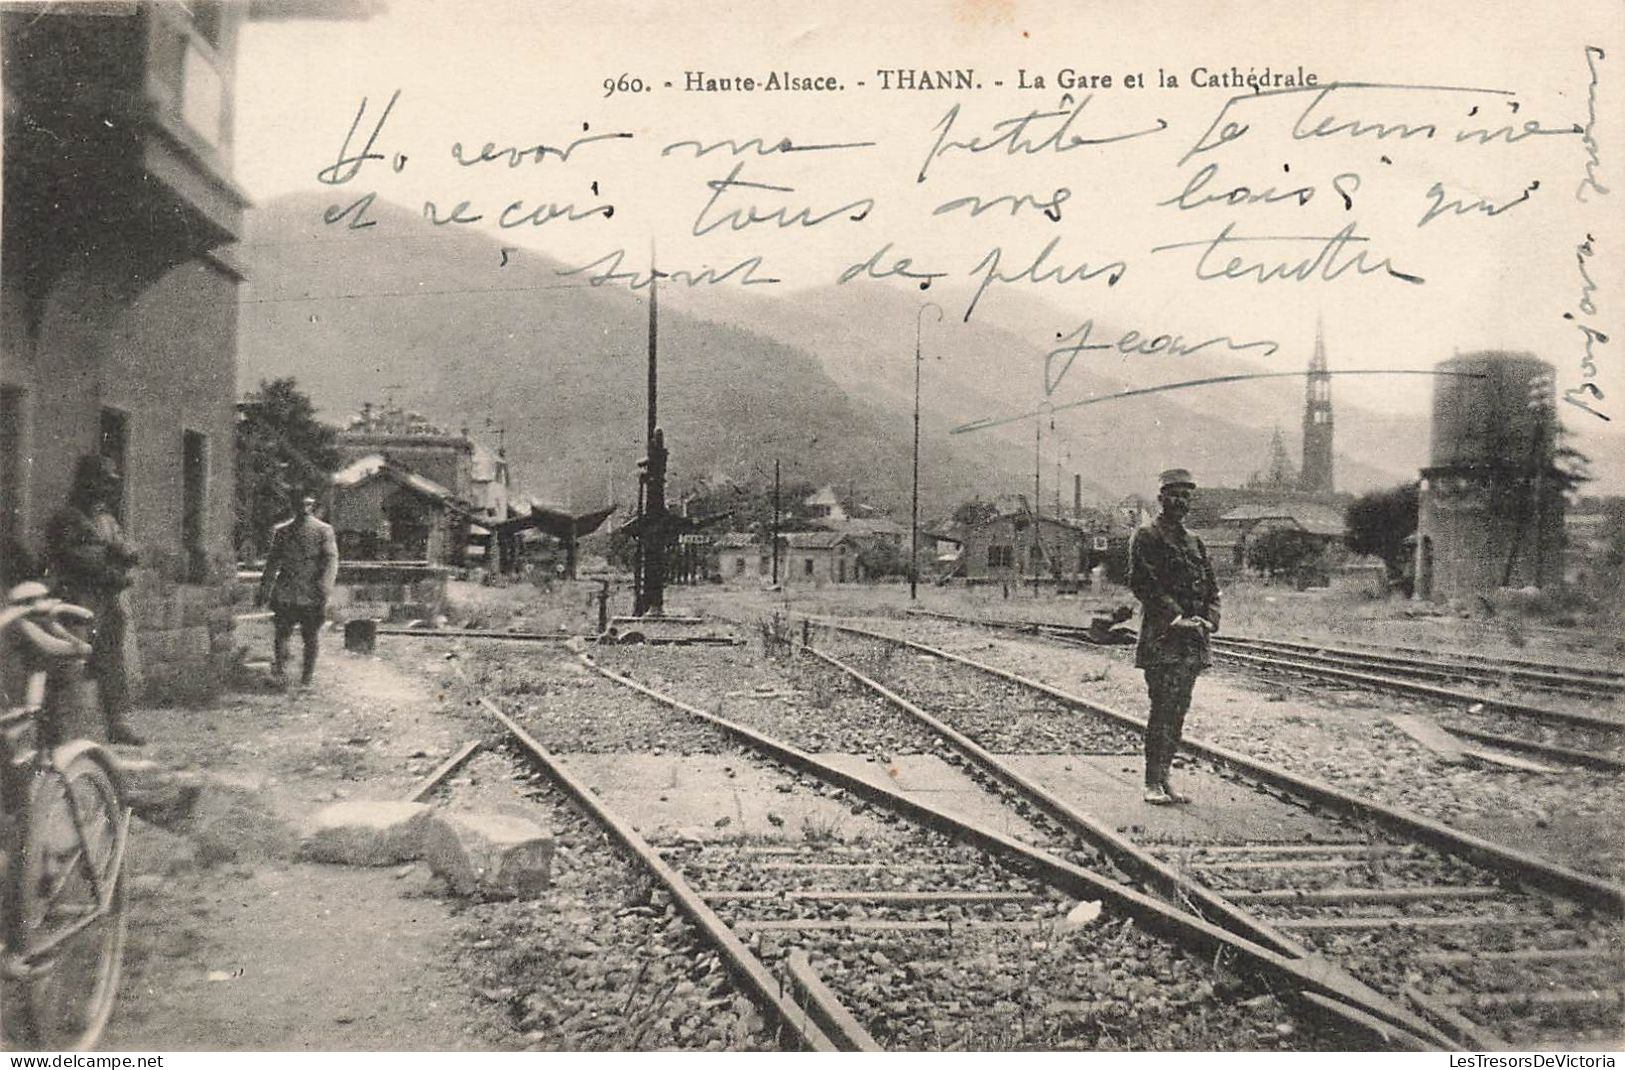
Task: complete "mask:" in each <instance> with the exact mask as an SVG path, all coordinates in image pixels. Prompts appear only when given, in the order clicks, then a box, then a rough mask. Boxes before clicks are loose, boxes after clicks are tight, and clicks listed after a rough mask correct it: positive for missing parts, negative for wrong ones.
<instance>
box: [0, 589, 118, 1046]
mask: <svg viewBox="0 0 1625 1070" xmlns="http://www.w3.org/2000/svg"><path fill="white" fill-rule="evenodd" d="M8 601H9V604H8V605H7V606H6V607H5V608H4V609H3V610H0V644H3V648H0V664H3V665H4V668H5V684H6V687H5V693H4V694H5V701H6V703H7V707H6V709H5V710H4V712H3V713H0V870H3V872H0V897H3V898H0V980H3V982H4V991H3V995H0V1034H3V1036H4V1039H5V1042H6V1044H7V1046H12V1045H14V1044H19V1045H22V1046H25V1047H29V1048H33V1049H35V1050H57V1051H61V1050H73V1051H83V1050H87V1049H89V1048H90V1047H92V1046H94V1045H95V1043H96V1041H97V1040H98V1039H99V1038H100V1036H101V1033H102V1030H103V1028H104V1027H105V1026H106V1025H107V1021H108V1019H109V1018H110V1017H111V1016H112V1013H113V1004H114V1001H115V999H116V997H117V994H118V985H119V976H120V973H121V971H122V968H123V959H124V939H125V932H126V926H125V917H124V907H125V903H124V880H123V876H124V874H123V868H124V866H123V863H124V850H125V844H126V841H127V838H128V835H129V827H130V815H131V811H130V809H129V807H128V806H126V805H125V802H124V796H123V788H122V784H121V782H120V777H119V772H118V768H117V766H116V765H115V763H114V761H113V759H112V756H111V755H110V754H109V753H108V752H107V751H106V750H105V749H103V748H102V746H101V745H100V744H98V743H96V742H95V741H94V740H90V739H68V738H64V737H66V736H67V735H68V732H67V730H66V726H65V724H64V721H65V716H64V714H65V710H64V708H63V703H62V701H61V699H62V691H63V689H64V687H65V686H67V685H69V684H71V683H72V682H74V681H77V680H78V679H79V678H80V676H81V675H82V671H83V666H84V660H85V658H86V657H87V656H88V655H89V654H90V650H91V648H90V646H89V644H87V643H85V642H84V641H83V640H82V639H80V638H79V637H78V636H77V635H75V634H74V633H73V632H72V631H70V630H69V628H68V627H67V626H66V624H65V623H64V620H65V619H72V620H74V621H77V622H79V623H80V624H85V623H88V622H89V621H90V620H92V619H93V615H92V614H91V613H90V612H89V611H88V610H86V609H83V608H81V607H79V606H75V605H71V604H69V603H66V602H62V601H60V600H56V599H51V598H49V597H48V592H47V590H46V588H45V586H44V585H43V584H38V583H26V584H21V585H19V586H18V587H16V588H14V589H13V590H12V591H11V594H10V598H9V600H8ZM17 692H20V694H18V693H17ZM18 698H21V700H22V702H21V704H20V705H11V704H12V703H13V702H15V701H16V700H17V699H18Z"/></svg>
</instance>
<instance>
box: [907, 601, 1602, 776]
mask: <svg viewBox="0 0 1625 1070" xmlns="http://www.w3.org/2000/svg"><path fill="white" fill-rule="evenodd" d="M911 613H913V614H914V615H917V616H922V617H928V618H932V619H937V620H945V621H950V622H953V623H960V624H969V625H975V626H979V627H985V628H992V629H996V630H1003V631H1014V632H1019V633H1021V634H1028V635H1035V636H1038V637H1040V638H1044V639H1049V640H1051V641H1055V642H1060V643H1067V644H1072V645H1083V646H1098V643H1097V642H1096V640H1095V638H1094V637H1092V636H1091V635H1090V633H1089V629H1087V628H1082V627H1079V626H1076V625H1069V624H1061V623H1054V622H1047V621H1032V620H1022V621H1005V620H998V619H994V618H983V617H968V616H963V615H959V614H952V613H941V612H935V611H930V610H911ZM1212 642H1213V653H1214V657H1215V658H1218V659H1221V660H1225V661H1228V662H1230V663H1232V664H1235V665H1239V666H1241V667H1243V668H1247V669H1251V670H1254V671H1257V672H1260V673H1263V674H1267V675H1281V674H1285V675H1292V676H1300V677H1305V678H1308V679H1315V680H1324V681H1327V682H1330V683H1333V684H1336V685H1338V686H1354V687H1366V688H1371V689H1373V690H1380V691H1387V692H1392V693H1397V694H1401V695H1405V696H1408V697H1414V698H1421V699H1426V700H1429V701H1432V702H1437V703H1440V704H1442V705H1445V706H1446V707H1447V708H1450V709H1452V710H1453V711H1455V719H1454V720H1453V721H1451V722H1448V723H1447V724H1446V725H1445V727H1446V728H1447V729H1448V730H1449V731H1451V732H1453V733H1455V734H1457V735H1459V736H1462V737H1464V738H1466V739H1469V740H1472V741H1474V742H1478V743H1487V744H1490V745H1492V746H1495V747H1500V748H1503V749H1505V750H1512V751H1518V752H1521V753H1525V754H1529V755H1532V756H1534V757H1537V758H1540V759H1542V760H1550V761H1556V762H1562V763H1565V764H1568V765H1576V766H1585V767H1589V768H1595V769H1607V770H1625V719H1622V718H1619V717H1613V716H1608V715H1605V714H1598V713H1590V712H1586V711H1582V710H1567V709H1554V708H1551V707H1548V706H1536V705H1531V704H1528V703H1523V702H1518V701H1513V700H1507V699H1500V698H1497V697H1495V696H1493V695H1487V694H1483V693H1479V692H1471V691H1461V690H1458V689H1454V688H1443V687H1438V686H1434V685H1431V684H1423V683H1418V682H1416V681H1414V680H1407V679H1402V678H1399V677H1396V676H1391V675H1386V674H1384V673H1377V672H1370V671H1366V670H1364V669H1355V668H1351V667H1350V665H1351V664H1352V663H1351V662H1350V661H1348V660H1347V657H1346V656H1345V653H1346V652H1343V651H1336V652H1334V655H1335V656H1328V657H1322V656H1320V653H1319V652H1320V651H1321V650H1322V649H1323V648H1320V647H1314V646H1312V644H1293V645H1294V646H1301V647H1302V648H1304V649H1302V650H1299V649H1293V650H1290V651H1286V650H1284V649H1283V652H1274V651H1273V650H1271V649H1270V648H1269V647H1267V646H1265V645H1262V644H1265V643H1266V641H1264V640H1254V639H1237V638H1234V637H1229V638H1227V637H1224V636H1222V635H1221V636H1214V637H1213V640H1212ZM1278 645H1281V646H1283V648H1284V647H1285V644H1278ZM1383 657H1384V658H1386V655H1383ZM1599 678H1600V677H1599ZM1589 697H1591V698H1596V697H1597V695H1596V694H1593V695H1591V696H1589Z"/></svg>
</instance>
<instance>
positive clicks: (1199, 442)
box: [696, 285, 1428, 496]
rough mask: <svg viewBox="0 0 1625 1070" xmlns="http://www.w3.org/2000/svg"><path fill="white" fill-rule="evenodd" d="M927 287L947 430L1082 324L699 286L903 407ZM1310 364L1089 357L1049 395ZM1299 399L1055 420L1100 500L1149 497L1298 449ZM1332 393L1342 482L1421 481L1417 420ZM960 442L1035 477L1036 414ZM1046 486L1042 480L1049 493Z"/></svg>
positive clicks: (940, 296)
mask: <svg viewBox="0 0 1625 1070" xmlns="http://www.w3.org/2000/svg"><path fill="white" fill-rule="evenodd" d="M924 296H929V297H931V298H933V299H935V300H936V301H937V302H938V303H939V304H940V305H941V306H942V307H943V308H945V309H947V310H948V313H947V314H946V315H945V317H944V319H943V320H942V321H941V322H939V321H938V320H937V319H936V318H935V316H934V314H933V313H932V312H930V311H929V310H927V311H926V312H925V314H924V319H923V321H922V323H921V336H922V338H923V342H922V349H923V351H924V352H925V354H926V356H927V357H928V358H929V359H930V363H928V365H927V367H926V371H925V377H924V383H925V385H924V387H923V393H924V395H925V398H926V405H927V408H928V410H929V411H931V412H932V413H934V414H936V415H937V416H939V417H940V422H941V424H942V425H943V426H944V427H951V426H955V425H959V424H963V423H967V422H969V421H972V420H976V419H979V418H982V417H987V416H1001V415H1006V414H1011V413H1020V412H1026V411H1031V410H1032V409H1033V408H1034V407H1035V406H1036V405H1037V403H1038V400H1039V399H1040V397H1041V396H1042V384H1043V380H1042V375H1043V369H1044V356H1045V352H1046V347H1045V346H1042V345H1040V344H1039V342H1040V340H1042V339H1043V338H1044V336H1045V334H1046V333H1051V334H1053V333H1055V332H1059V331H1070V330H1074V329H1076V328H1077V326H1078V324H1077V323H1076V322H1074V319H1075V317H1074V319H1069V318H1068V314H1067V313H1064V312H1062V311H1060V310H1058V309H1057V308H1055V307H1053V306H1051V305H1049V304H1047V303H1046V302H1044V301H1042V300H1040V299H1038V298H1036V297H1031V296H1026V295H1023V294H1021V293H1019V292H1008V291H1007V292H1004V293H1001V294H1000V295H999V300H998V301H996V302H986V303H984V304H983V305H982V306H981V307H980V308H979V309H978V310H977V314H976V316H975V317H974V318H973V319H972V321H971V322H970V323H969V324H965V323H962V322H960V321H959V312H960V310H961V309H962V308H963V306H964V304H965V301H964V297H963V296H962V295H958V294H955V293H953V292H952V291H949V292H946V293H943V292H938V291H936V290H934V291H933V293H932V294H930V295H921V294H920V293H919V292H918V291H909V290H904V289H901V288H895V289H894V288H890V287H884V286H872V285H871V286H866V287H861V288H852V287H846V288H839V289H831V290H824V291H820V292H817V293H806V294H803V293H797V294H794V295H792V296H791V297H788V298H786V297H774V296H758V295H755V294H751V295H734V294H727V295H724V294H716V293H709V294H700V295H696V302H697V303H698V307H699V308H701V309H702V311H703V314H705V315H707V316H710V317H714V318H717V319H727V320H730V321H732V320H734V319H735V318H736V317H737V318H739V319H748V320H749V321H750V322H752V323H756V324H758V325H759V328H758V329H760V330H762V331H763V332H765V333H768V334H770V335H771V336H773V337H775V338H779V339H781V340H786V339H791V338H794V339H796V340H797V343H798V344H799V345H801V346H803V347H805V348H806V349H808V350H810V351H812V352H814V353H817V354H818V355H819V358H820V360H821V361H822V362H823V364H824V367H825V368H826V370H827V371H828V372H829V374H830V376H831V378H833V379H834V380H835V381H836V382H838V383H840V384H841V385H842V386H844V387H846V388H847V389H848V390H850V391H860V390H861V391H863V392H864V394H865V396H884V397H885V398H887V399H888V400H889V401H890V402H891V403H892V404H893V405H904V404H912V394H911V391H912V389H913V378H912V376H913V367H912V360H911V359H910V358H911V357H912V355H913V348H914V334H915V317H916V316H917V315H920V311H919V310H920V302H921V300H922V299H923V298H924ZM1112 328H1113V325H1112V324H1110V323H1107V322H1104V321H1101V322H1097V324H1096V329H1095V331H1094V332H1093V333H1092V334H1091V339H1092V340H1093V341H1095V342H1100V341H1110V340H1114V339H1115V338H1117V337H1118V335H1119V334H1120V333H1121V328H1120V327H1119V328H1118V330H1117V331H1115V332H1114V331H1113V329H1112ZM1056 344H1057V345H1058V344H1059V343H1056ZM1345 359H1346V358H1345ZM1308 360H1309V353H1308V351H1307V349H1305V350H1304V351H1302V352H1294V351H1292V350H1290V349H1289V348H1288V347H1286V346H1283V347H1282V349H1281V351H1280V352H1279V353H1278V354H1277V355H1276V356H1275V357H1274V358H1273V359H1272V360H1270V361H1249V360H1246V359H1243V358H1241V357H1239V356H1235V355H1231V354H1226V353H1224V352H1222V351H1219V350H1208V351H1204V352H1202V353H1200V354H1193V355H1191V356H1187V357H1183V358H1168V357H1161V358H1153V357H1139V358H1135V359H1132V360H1129V359H1125V358H1123V357H1122V356H1121V355H1119V354H1116V353H1112V354H1109V355H1105V354H1098V353H1091V354H1086V355H1084V356H1082V357H1080V358H1079V359H1078V360H1077V361H1076V362H1075V363H1074V364H1073V365H1072V366H1071V369H1070V371H1068V372H1067V374H1066V377H1065V379H1064V380H1063V382H1062V384H1061V387H1060V388H1059V389H1058V390H1057V392H1056V394H1055V399H1056V401H1057V402H1061V403H1064V402H1066V401H1070V400H1074V399H1078V398H1085V397H1100V396H1105V395H1108V394H1114V393H1118V392H1120V391H1124V390H1129V389H1136V388H1144V387H1149V386H1154V385H1160V384H1164V383H1171V382H1178V381H1181V380H1188V379H1197V378H1202V377H1206V376H1220V375H1233V374H1242V373H1248V372H1259V371H1301V370H1302V369H1304V368H1306V367H1307V365H1308ZM1336 366H1337V362H1336V355H1335V354H1334V359H1333V367H1334V368H1335V367H1336ZM1345 366H1346V364H1345ZM1303 397H1304V382H1303V380H1302V379H1301V378H1292V379H1278V380H1261V381H1254V382H1245V383H1236V384H1225V385H1224V386H1219V387H1208V388H1198V389H1192V390H1186V391H1173V392H1169V393H1164V394H1154V395H1149V396H1144V397H1137V398H1132V399H1124V400H1120V401H1111V402H1107V403H1104V404H1098V405H1091V406H1086V407H1082V408H1077V409H1071V410H1067V411H1065V412H1063V413H1062V414H1060V415H1058V416H1057V417H1056V427H1057V429H1058V431H1059V432H1060V433H1061V434H1062V435H1063V436H1064V438H1065V440H1066V441H1068V442H1070V444H1071V449H1072V457H1073V462H1074V465H1075V466H1076V467H1078V468H1079V469H1080V470H1081V471H1082V473H1083V475H1084V479H1085V481H1086V482H1087V483H1088V484H1090V485H1094V486H1097V487H1101V488H1105V491H1106V492H1107V493H1110V494H1114V495H1115V494H1122V493H1127V492H1132V491H1139V492H1142V493H1143V492H1145V490H1146V489H1147V488H1148V487H1149V486H1151V485H1152V481H1153V480H1154V478H1155V476H1156V473H1157V472H1158V471H1160V470H1161V469H1162V468H1165V467H1168V466H1169V465H1171V464H1175V463H1178V464H1181V465H1185V466H1188V467H1190V468H1192V469H1193V470H1195V471H1197V472H1199V473H1201V476H1202V479H1203V480H1204V482H1206V483H1208V484H1210V485H1220V484H1223V485H1228V486H1237V485H1240V484H1242V483H1245V482H1246V480H1247V479H1248V477H1249V476H1251V475H1253V474H1254V473H1257V472H1261V471H1263V470H1265V469H1267V467H1268V463H1269V457H1270V439H1271V436H1272V435H1273V434H1274V430H1275V428H1276V426H1277V425H1279V426H1280V428H1281V430H1282V434H1283V437H1284V439H1285V441H1286V443H1287V444H1288V449H1289V450H1290V452H1291V453H1292V455H1293V458H1294V460H1295V461H1296V460H1297V459H1298V458H1299V457H1300V456H1301V451H1300V445H1299V440H1300V438H1301V431H1300V428H1301V421H1302V416H1303ZM1333 397H1334V405H1335V406H1336V419H1337V458H1336V461H1337V469H1336V471H1337V485H1338V489H1340V490H1352V491H1355V492H1363V491H1365V490H1369V489H1372V488H1374V487H1381V486H1389V485H1392V484H1394V483H1397V482H1400V481H1402V480H1404V479H1406V478H1411V477H1413V476H1414V475H1415V472H1416V470H1417V469H1418V468H1419V467H1420V466H1421V465H1422V464H1423V463H1424V459H1425V457H1426V453H1427V447H1428V426H1427V420H1426V419H1425V418H1422V417H1417V416H1411V415H1392V414H1381V413H1374V412H1371V411H1370V410H1362V409H1359V408H1357V407H1354V406H1350V405H1347V404H1344V403H1338V402H1336V401H1335V398H1336V387H1335V385H1334V387H1333ZM1045 434H1046V444H1045V446H1044V459H1045V462H1046V463H1047V464H1050V465H1053V453H1052V452H1051V448H1050V446H1049V444H1048V440H1047V435H1048V430H1047V425H1046V430H1045ZM959 437H963V438H975V439H978V440H985V439H990V438H991V439H995V440H1000V441H1004V442H1006V443H1009V444H1010V445H1012V446H1015V445H1018V444H1019V445H1020V446H1022V447H1023V448H1024V449H1025V451H1026V454H1027V458H1028V460H1027V464H1026V468H1025V470H1026V472H1027V473H1028V475H1027V480H1028V484H1027V485H1029V486H1030V485H1031V471H1032V461H1031V457H1032V449H1033V446H1032V443H1033V428H1032V423H1031V422H1030V421H1028V422H1026V423H1024V424H1017V425H1010V426H1007V427H1006V428H1004V429H1003V430H1000V431H979V432H975V433H973V434H970V435H965V436H959ZM1049 479H1050V477H1049V476H1047V475H1046V477H1045V481H1046V486H1047V485H1048V482H1049ZM1045 493H1046V496H1047V495H1048V494H1049V491H1048V490H1047V489H1046V492H1045Z"/></svg>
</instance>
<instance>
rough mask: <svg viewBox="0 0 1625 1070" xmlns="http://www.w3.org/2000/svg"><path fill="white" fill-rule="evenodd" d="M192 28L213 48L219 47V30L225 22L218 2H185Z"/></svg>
mask: <svg viewBox="0 0 1625 1070" xmlns="http://www.w3.org/2000/svg"><path fill="white" fill-rule="evenodd" d="M186 8H187V12H188V13H189V14H190V15H191V16H192V28H193V29H195V30H196V31H197V32H198V36H199V37H201V38H203V39H204V40H205V41H207V42H209V44H210V45H211V46H212V47H214V48H219V47H220V28H221V24H222V23H223V22H224V21H225V18H224V15H225V13H224V12H223V11H222V10H221V4H220V0H186Z"/></svg>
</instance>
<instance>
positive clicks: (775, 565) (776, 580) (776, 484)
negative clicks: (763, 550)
mask: <svg viewBox="0 0 1625 1070" xmlns="http://www.w3.org/2000/svg"><path fill="white" fill-rule="evenodd" d="M778 585H779V459H778V458H777V457H775V458H773V586H775V587H777V586H778Z"/></svg>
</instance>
